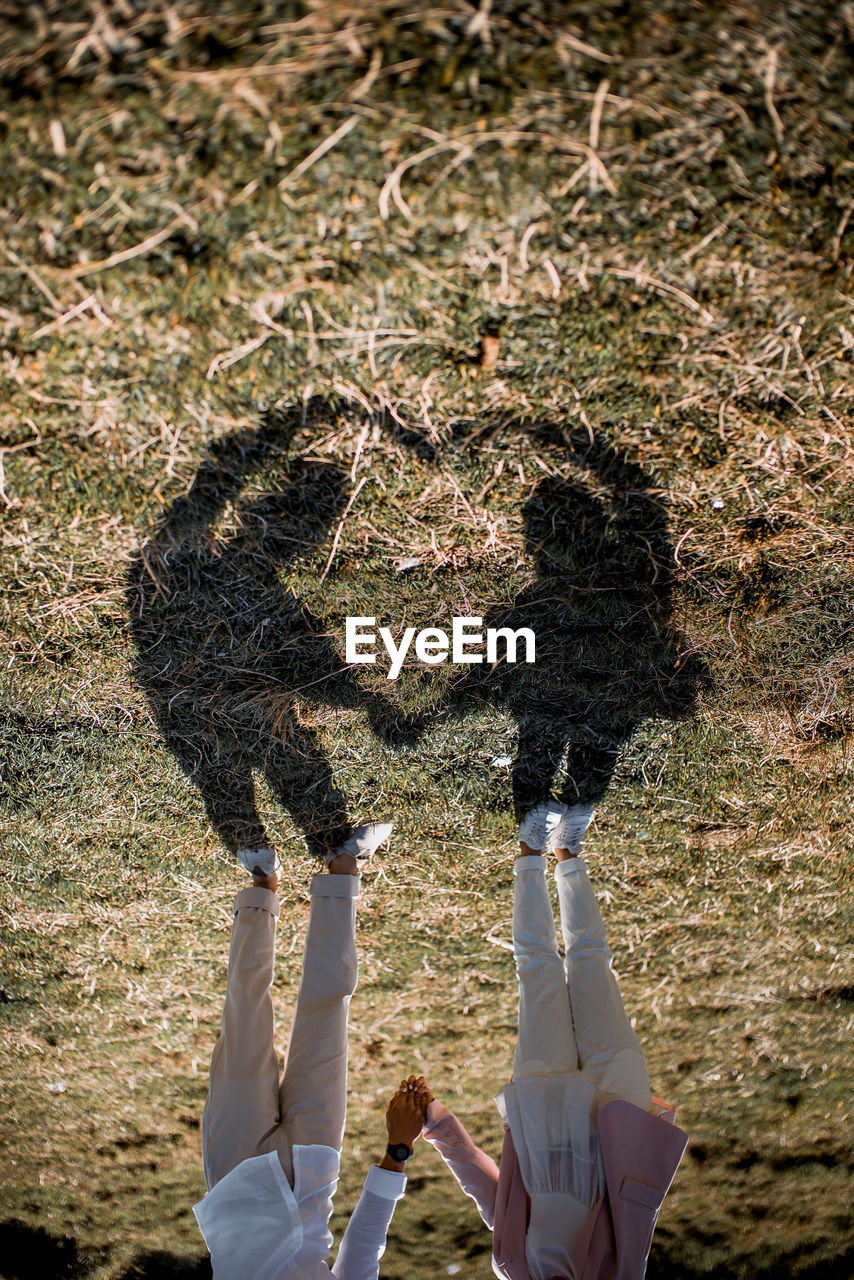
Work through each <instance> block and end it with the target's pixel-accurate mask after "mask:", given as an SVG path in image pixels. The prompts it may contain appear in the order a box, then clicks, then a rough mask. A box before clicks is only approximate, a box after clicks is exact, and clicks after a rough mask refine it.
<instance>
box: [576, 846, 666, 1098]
mask: <svg viewBox="0 0 854 1280" xmlns="http://www.w3.org/2000/svg"><path fill="white" fill-rule="evenodd" d="M555 880H556V881H557V888H558V901H559V903H560V921H561V929H562V932H563V941H564V947H565V955H564V960H565V964H566V982H567V987H568V989H569V1000H570V1005H571V1007H572V1022H573V1026H574V1029H575V1043H576V1046H577V1049H578V1060H579V1065H580V1067H581V1074H582V1075H583V1076H585V1077H586V1078H587V1079H588V1080H592V1081H593V1083H594V1084H595V1085H596V1086H597V1088H598V1089H600V1090H601V1091H602V1092H604V1093H613V1094H615V1095H616V1096H617V1097H618V1098H624V1099H625V1100H626V1101H627V1102H633V1103H634V1104H635V1106H638V1107H641V1108H642V1109H643V1110H644V1111H648V1110H649V1109H650V1108H651V1106H652V1097H651V1094H650V1091H649V1076H648V1074H647V1069H646V1061H645V1059H644V1056H643V1050H642V1049H641V1047H640V1042H639V1040H638V1038H637V1036H636V1035H635V1033H634V1031H633V1030H632V1025H631V1023H630V1022H629V1019H628V1015H627V1014H626V1011H625V1008H624V1007H623V999H622V996H621V995H620V988H619V986H618V984H617V978H616V975H615V974H614V972H613V970H612V968H611V952H610V950H609V949H608V941H607V938H606V936H605V925H604V923H603V921H602V916H601V913H600V911H599V905H598V903H597V901H596V895H595V894H594V892H593V888H592V886H591V884H590V880H589V877H588V875H587V866H586V864H585V863H584V861H583V860H582V859H581V858H569V859H567V861H565V862H559V863H558V864H557V866H556V867H555Z"/></svg>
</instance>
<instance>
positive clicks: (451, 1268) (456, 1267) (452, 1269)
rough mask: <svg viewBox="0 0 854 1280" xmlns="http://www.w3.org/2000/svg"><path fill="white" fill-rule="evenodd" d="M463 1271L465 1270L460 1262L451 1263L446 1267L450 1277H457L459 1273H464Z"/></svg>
mask: <svg viewBox="0 0 854 1280" xmlns="http://www.w3.org/2000/svg"><path fill="white" fill-rule="evenodd" d="M462 1269H463V1267H462V1263H460V1262H449V1263H448V1265H447V1266H446V1267H445V1270H446V1271H447V1273H448V1275H449V1276H455V1275H456V1274H457V1272H458V1271H462Z"/></svg>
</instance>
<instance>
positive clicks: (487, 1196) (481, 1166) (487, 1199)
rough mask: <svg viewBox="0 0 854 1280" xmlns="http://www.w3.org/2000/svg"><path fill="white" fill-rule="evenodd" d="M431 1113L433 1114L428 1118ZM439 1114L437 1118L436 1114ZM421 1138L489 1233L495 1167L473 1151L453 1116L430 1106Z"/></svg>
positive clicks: (471, 1145)
mask: <svg viewBox="0 0 854 1280" xmlns="http://www.w3.org/2000/svg"><path fill="white" fill-rule="evenodd" d="M431 1111H432V1112H433V1114H431ZM436 1112H438V1115H436V1114H435V1113H436ZM421 1132H422V1136H423V1137H424V1138H425V1140H426V1141H427V1142H429V1143H430V1144H431V1145H432V1146H434V1147H435V1148H436V1150H437V1151H438V1152H439V1155H440V1156H441V1157H442V1159H443V1160H444V1161H445V1164H446V1165H447V1166H448V1168H449V1169H450V1170H451V1173H452V1174H453V1175H454V1177H455V1178H456V1180H457V1182H458V1183H459V1184H460V1186H461V1187H462V1189H463V1191H464V1192H465V1193H466V1195H467V1196H471V1198H472V1200H474V1202H475V1204H476V1205H477V1207H478V1212H479V1213H480V1216H481V1217H482V1218H483V1220H484V1222H485V1223H486V1225H487V1226H488V1227H489V1229H490V1231H491V1230H492V1228H493V1225H494V1223H495V1192H496V1188H497V1186H498V1165H497V1164H496V1163H495V1161H494V1160H493V1159H492V1158H491V1156H488V1155H487V1154H486V1152H484V1151H481V1149H480V1147H476V1146H475V1144H474V1142H473V1141H472V1139H471V1138H470V1137H469V1135H468V1133H466V1130H465V1129H464V1128H463V1126H462V1125H461V1124H460V1122H459V1120H458V1119H457V1117H456V1116H455V1115H454V1114H453V1112H451V1111H449V1110H448V1109H447V1107H444V1106H442V1105H441V1104H438V1105H437V1104H436V1103H433V1102H431V1103H430V1106H429V1107H428V1108H427V1123H426V1125H425V1126H424V1128H423V1129H422V1131H421Z"/></svg>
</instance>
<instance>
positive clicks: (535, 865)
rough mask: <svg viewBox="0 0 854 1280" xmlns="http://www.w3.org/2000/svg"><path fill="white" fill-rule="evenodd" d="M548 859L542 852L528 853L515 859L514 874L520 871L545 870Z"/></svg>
mask: <svg viewBox="0 0 854 1280" xmlns="http://www.w3.org/2000/svg"><path fill="white" fill-rule="evenodd" d="M547 865H548V859H547V858H546V857H544V855H543V854H541V853H526V854H524V855H522V856H520V857H518V858H516V859H514V861H513V874H514V875H517V876H518V874H519V872H520V871H545V869H546V867H547Z"/></svg>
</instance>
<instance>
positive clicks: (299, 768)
mask: <svg viewBox="0 0 854 1280" xmlns="http://www.w3.org/2000/svg"><path fill="white" fill-rule="evenodd" d="M338 418H340V411H339V410H337V409H333V408H332V406H329V405H327V404H325V403H324V402H323V401H320V400H315V401H312V402H311V403H310V404H309V405H308V406H306V407H305V408H303V407H300V408H299V409H292V410H286V411H277V412H275V413H271V414H268V415H267V416H266V417H265V418H264V420H263V421H262V423H261V425H260V426H259V427H258V428H257V429H256V430H243V431H239V432H236V433H234V434H232V435H229V436H225V437H223V438H221V439H219V440H217V441H215V442H214V443H213V444H212V445H211V446H210V448H209V450H208V454H207V456H206V457H205V459H204V460H203V461H202V463H201V465H200V467H199V470H198V472H197V474H196V477H195V479H194V481H193V484H192V485H191V487H190V490H189V492H188V493H187V494H186V495H185V496H184V497H181V498H179V499H177V500H176V501H175V502H174V503H173V504H172V506H171V508H170V509H169V510H168V511H167V512H166V514H165V516H164V518H163V520H162V521H161V523H160V525H159V526H158V527H157V528H156V529H155V530H154V531H153V534H152V536H151V537H150V538H149V539H147V540H146V541H145V542H144V543H143V544H142V545H141V546H140V548H139V551H138V553H137V555H136V557H135V559H134V561H133V563H132V566H131V570H130V573H129V577H128V582H127V603H128V610H129V615H130V619H131V625H132V630H133V637H134V640H135V644H136V650H137V664H136V674H137V678H138V679H139V682H140V684H141V685H142V687H143V689H144V690H145V692H146V694H147V696H148V699H149V702H150V705H151V707H152V711H153V714H154V716H155V719H156V722H157V724H158V726H159V728H160V731H161V733H162V734H163V737H164V740H165V742H166V744H167V745H168V747H169V748H170V750H171V751H172V752H173V753H174V755H175V756H176V758H177V760H178V761H179V763H180V765H181V768H182V769H183V771H184V773H185V774H186V776H187V777H188V778H190V779H191V780H192V781H193V782H194V784H195V785H196V786H197V787H198V789H199V791H200V793H201V795H202V798H203V800H204V803H205V807H206V810H207V814H208V817H209V820H210V822H211V824H212V826H213V827H214V829H215V830H216V832H217V834H218V835H219V837H220V838H221V840H222V841H223V843H224V844H225V846H226V847H227V848H228V849H230V850H231V851H234V850H236V849H238V848H241V847H250V848H258V847H263V846H265V845H268V844H269V843H270V840H269V838H268V836H267V831H266V827H265V824H264V821H263V818H262V817H261V814H260V813H259V810H258V806H257V803H256V798H255V788H254V783H253V770H255V771H257V772H259V773H260V774H262V775H264V776H265V777H266V779H267V781H268V783H269V785H270V787H271V789H272V791H273V793H274V794H275V795H276V797H277V798H278V799H279V800H280V802H281V803H282V805H283V806H284V807H285V808H286V809H287V810H288V811H289V813H290V814H291V816H292V818H293V820H294V822H295V823H296V825H297V826H298V827H299V828H300V829H301V830H302V831H303V832H304V834H305V836H306V839H307V841H308V844H309V847H310V849H311V850H312V851H313V852H314V853H318V854H319V853H322V852H323V851H324V850H326V849H334V848H335V847H337V846H338V845H339V844H340V843H341V841H342V840H343V839H344V838H345V837H346V835H347V834H348V833H349V831H350V830H351V821H350V815H349V812H348V807H347V798H346V795H345V794H344V792H343V789H342V787H341V783H340V780H339V779H338V778H337V777H336V776H335V772H334V769H333V764H332V762H331V761H330V760H329V759H328V758H327V756H326V754H325V753H324V750H323V747H322V744H321V742H320V740H319V737H318V735H317V734H316V733H315V732H314V730H313V729H312V728H311V726H310V725H309V724H307V723H306V721H305V719H303V718H301V716H300V715H299V713H298V709H297V703H298V700H300V699H302V700H305V701H306V702H308V703H310V704H311V703H313V704H322V705H325V706H331V707H337V708H345V707H348V708H353V707H360V708H362V709H363V710H365V711H366V713H367V715H368V718H369V721H370V724H371V728H372V730H373V732H374V733H375V735H376V737H377V738H378V739H379V740H381V741H383V742H385V743H388V744H392V745H394V746H397V747H403V746H410V745H413V744H414V743H415V741H416V740H417V738H418V736H419V735H420V734H421V733H423V732H425V731H426V730H427V728H428V727H430V726H431V725H434V724H436V723H438V722H441V721H445V722H448V721H454V720H463V719H465V718H467V717H469V716H470V715H471V714H473V713H476V712H477V711H478V710H479V709H481V708H482V707H483V706H484V705H485V704H490V705H494V706H496V707H500V708H501V709H503V710H504V711H505V712H508V713H509V714H510V715H511V717H512V718H513V720H514V721H515V722H516V724H517V725H518V731H519V739H518V750H517V755H516V762H515V765H514V770H513V783H512V800H513V806H514V810H515V812H516V814H517V816H519V815H521V813H523V812H525V811H526V810H527V809H528V808H530V807H531V806H532V805H533V804H535V803H537V802H538V801H540V800H543V799H545V798H547V797H548V796H549V794H550V793H552V791H553V789H554V792H555V794H557V795H558V796H559V797H560V798H561V799H563V800H564V801H565V802H566V803H569V804H572V803H577V802H578V801H588V802H594V801H596V800H598V799H599V798H600V797H601V795H602V794H603V792H604V791H605V788H606V787H607V785H608V782H609V781H610V778H611V775H612V773H613V770H614V765H615V763H616V759H617V755H618V753H619V750H620V747H621V746H622V745H623V744H624V743H625V741H626V740H627V739H628V738H629V737H630V736H631V734H632V733H633V732H634V730H635V729H636V728H637V726H638V725H639V724H640V723H641V722H642V721H643V720H645V719H648V718H650V717H652V716H667V717H675V716H681V715H684V714H686V713H687V712H688V711H689V710H690V707H691V705H692V702H693V699H694V695H695V692H696V688H697V684H698V680H699V679H700V678H701V675H702V673H701V671H700V669H699V666H698V664H697V663H696V662H694V661H692V660H690V659H686V658H685V657H684V655H681V654H680V652H679V649H680V638H679V636H678V634H677V633H676V632H675V630H674V628H673V626H672V622H671V612H672V606H671V569H672V565H673V549H672V546H671V544H670V540H669V535H668V529H667V515H666V510H665V508H664V505H663V503H662V502H661V499H660V497H659V496H658V494H657V492H656V491H655V490H654V488H653V485H652V482H651V480H650V478H649V477H648V476H647V475H646V474H645V473H644V472H643V471H642V469H641V468H640V467H639V466H638V465H637V464H636V463H634V462H632V461H631V460H629V459H627V458H625V457H623V456H622V455H620V454H618V453H617V452H615V451H614V450H613V449H611V448H610V447H609V446H608V445H606V444H604V443H602V442H601V441H599V440H598V439H596V438H595V437H594V438H592V439H591V438H590V436H589V435H588V434H587V433H586V432H583V433H581V434H580V435H578V434H572V433H570V432H567V431H565V430H563V429H562V428H560V427H558V426H555V425H553V424H547V425H545V426H539V425H536V424H533V425H532V424H528V423H520V422H516V423H510V424H507V423H503V424H501V425H493V424H490V423H484V424H481V425H480V426H478V427H477V428H476V429H475V430H472V431H468V430H464V431H463V432H462V433H457V435H456V437H455V438H454V439H453V440H451V441H450V443H449V444H448V445H447V446H445V447H444V454H443V452H442V450H437V449H436V448H434V447H433V446H432V445H430V446H427V445H425V442H424V441H423V439H422V438H421V437H420V436H416V435H415V434H412V436H411V438H410V433H406V432H400V431H399V430H397V429H395V431H396V435H397V443H398V444H399V445H402V446H403V447H404V448H405V449H407V450H410V451H412V452H413V453H417V454H418V455H419V456H420V458H421V460H422V463H423V464H424V465H425V466H432V465H435V464H436V462H437V459H438V461H439V462H444V461H447V455H448V454H449V453H453V454H455V455H456V456H457V458H458V459H459V458H460V456H462V459H463V461H465V455H466V454H474V453H477V452H484V451H488V452H490V453H494V454H496V455H497V456H500V454H501V452H502V450H505V449H515V450H517V451H518V449H519V446H520V442H521V444H522V445H524V446H525V447H526V448H527V446H529V445H530V446H532V447H534V448H535V447H536V446H537V445H538V444H539V445H540V447H542V445H543V444H544V443H546V442H548V443H549V444H550V445H554V444H555V443H556V442H557V444H558V447H559V449H560V450H561V451H563V453H564V456H565V458H566V461H567V463H568V465H569V466H570V467H571V468H572V476H571V478H565V477H562V476H561V475H558V474H552V475H549V476H547V477H546V478H544V479H543V480H542V481H541V482H540V483H539V484H538V485H537V486H536V488H535V490H534V493H533V495H532V496H531V497H530V499H529V501H528V502H527V503H526V505H525V507H524V509H523V514H524V519H525V538H526V550H527V553H528V556H529V558H530V561H531V562H532V564H533V566H534V577H533V581H530V579H529V581H530V585H529V586H528V587H527V589H525V590H523V591H521V592H519V593H517V594H516V595H515V597H514V596H513V593H512V590H510V589H509V586H506V587H505V588H504V589H502V584H501V583H500V582H496V581H495V578H494V572H491V571H490V569H489V566H487V567H486V568H485V569H484V567H483V566H481V567H480V568H475V569H474V570H472V571H470V572H468V573H464V574H463V575H462V579H461V583H460V591H461V602H460V604H459V606H458V612H459V613H460V614H463V615H467V614H469V613H470V612H471V611H472V609H473V608H475V607H477V606H476V604H475V605H472V604H471V603H470V602H471V601H475V602H476V601H477V600H478V598H481V599H484V598H486V599H488V600H492V601H494V600H496V599H501V598H502V595H503V597H504V598H505V599H508V598H510V599H512V604H510V605H509V607H504V608H500V607H495V606H492V607H487V606H481V608H482V611H483V612H484V614H485V616H484V617H483V625H484V627H485V628H494V629H500V628H511V629H512V630H513V631H516V630H518V629H519V628H523V627H525V628H529V629H530V630H532V631H534V633H535V634H536V637H537V654H536V662H535V663H534V664H528V663H526V662H524V661H522V660H521V659H522V658H523V656H524V644H520V646H519V659H520V660H519V661H517V662H516V663H511V662H507V661H498V662H496V663H494V664H488V663H487V662H484V663H483V664H482V665H480V666H469V667H460V668H455V672H456V671H457V670H459V671H460V673H461V674H460V675H459V676H458V677H457V676H456V675H455V676H454V678H452V679H451V680H450V681H449V682H448V681H446V682H444V683H442V684H437V685H435V686H431V685H430V684H429V681H430V679H431V676H432V674H433V672H434V671H435V668H433V667H431V668H429V669H428V668H426V667H424V668H423V676H424V687H425V688H426V689H427V690H428V696H427V699H426V702H425V705H424V707H422V709H421V710H419V711H418V713H417V714H415V713H411V714H407V712H406V711H405V710H404V709H403V707H402V706H401V705H400V703H401V701H402V696H401V694H400V693H399V692H398V690H397V687H396V686H395V684H394V683H393V682H389V692H388V695H387V696H384V695H382V696H381V695H379V694H377V693H376V692H373V691H371V690H370V689H369V688H367V687H366V685H365V683H364V681H363V680H360V675H359V673H360V671H361V668H360V667H353V668H348V667H347V666H346V665H345V663H344V659H343V655H342V653H341V652H340V649H339V646H338V644H337V643H336V642H335V640H334V639H333V638H332V637H331V636H330V634H329V630H328V628H327V626H326V624H325V622H324V619H323V618H321V617H317V616H315V615H314V614H313V613H312V611H311V610H310V609H309V608H308V606H307V605H306V604H305V603H303V602H301V601H300V600H299V599H297V597H296V596H295V594H294V593H293V591H292V590H290V588H286V587H284V586H283V578H287V577H288V576H290V577H291V578H292V579H293V578H294V577H295V576H296V574H297V572H298V571H299V570H300V569H301V568H302V567H304V565H305V563H306V559H307V557H310V556H311V555H312V554H315V555H318V553H320V552H321V549H322V550H323V552H324V554H325V545H326V544H328V543H330V540H331V545H332V547H333V549H334V546H335V545H336V542H337V530H338V529H339V527H340V526H341V524H342V522H343V521H344V520H345V519H346V517H347V513H348V510H349V506H348V504H349V502H350V501H351V499H352V497H353V496H354V489H353V485H352V482H351V480H350V477H349V475H348V473H347V472H346V471H344V470H343V469H342V468H341V466H340V465H339V464H338V463H337V462H335V461H334V460H332V459H329V460H327V459H323V460H316V459H308V458H305V457H303V456H301V455H300V454H299V453H298V452H295V451H292V449H291V444H292V441H293V438H294V436H295V435H296V433H297V432H299V431H301V430H302V429H303V428H304V427H305V426H306V425H308V424H309V423H310V424H311V425H313V426H316V427H317V428H318V438H320V437H321V436H325V435H328V431H329V426H330V423H331V422H333V421H336V420H337V419H338ZM582 471H584V472H586V473H587V476H586V478H585V479H582V477H581V475H580V473H581V472H582ZM591 472H592V473H593V479H592V480H591V478H590V473H591ZM577 473H578V474H577ZM258 480H260V481H261V483H262V484H265V485H266V486H267V489H268V491H267V492H263V493H261V494H260V496H254V497H252V496H249V495H248V494H246V492H245V491H246V490H247V489H248V488H249V486H250V484H252V483H254V482H255V481H258ZM256 488H257V486H256ZM226 512H228V513H229V521H230V527H231V528H232V532H231V533H230V535H229V536H228V538H224V537H222V536H221V535H219V536H218V535H217V532H216V529H215V525H216V523H217V521H218V520H220V518H221V517H223V515H224V514H225V513H226ZM432 572H433V570H431V569H429V568H427V567H424V566H421V567H420V568H419V573H420V574H422V575H423V576H424V583H423V588H424V596H423V598H424V599H425V600H427V601H429V600H430V598H431V586H434V585H435V583H432V582H431V581H430V575H431V573H432ZM478 574H479V575H480V576H478ZM333 576H334V575H333ZM397 581H398V583H399V581H400V579H399V578H398V579H397ZM420 585H421V584H420V580H419V586H420ZM339 589H340V584H339ZM463 601H465V604H464V603H463ZM397 603H398V601H397V600H396V599H395V587H394V583H393V582H391V583H390V584H388V585H386V586H385V587H381V586H378V587H377V599H376V601H375V602H373V603H372V604H371V605H370V609H371V612H373V613H376V615H378V618H379V620H380V622H382V620H383V618H384V617H385V618H388V617H389V614H390V611H392V612H393V611H394V609H395V605H396V604H397ZM363 607H364V606H363ZM357 612H361V609H360V610H357ZM422 625H425V626H426V625H433V621H432V619H430V618H428V617H425V618H424V620H423V622H422ZM503 652H504V651H503V648H502V649H500V650H499V653H501V654H502V656H503ZM431 688H434V689H435V690H436V692H435V697H434V698H433V700H432V701H431V698H430V694H429V690H430V689H431ZM453 763H454V768H457V767H458V765H457V763H456V762H453Z"/></svg>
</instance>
